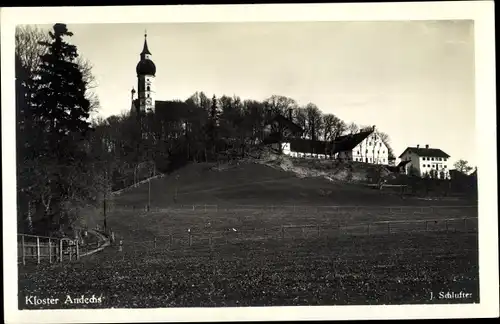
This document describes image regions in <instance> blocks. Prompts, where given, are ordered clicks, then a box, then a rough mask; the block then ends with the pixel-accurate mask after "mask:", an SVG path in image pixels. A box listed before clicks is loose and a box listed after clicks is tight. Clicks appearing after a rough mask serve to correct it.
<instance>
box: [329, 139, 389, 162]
mask: <svg viewBox="0 0 500 324" xmlns="http://www.w3.org/2000/svg"><path fill="white" fill-rule="evenodd" d="M339 157H340V158H345V159H349V160H352V161H356V162H364V163H371V164H385V165H387V164H389V150H388V148H387V145H385V143H384V142H383V141H382V139H381V138H380V136H379V135H378V133H377V132H373V133H372V134H370V135H369V136H368V137H367V138H365V139H364V140H363V141H362V142H361V143H359V144H358V145H356V147H355V148H354V149H352V151H346V152H340V153H339Z"/></svg>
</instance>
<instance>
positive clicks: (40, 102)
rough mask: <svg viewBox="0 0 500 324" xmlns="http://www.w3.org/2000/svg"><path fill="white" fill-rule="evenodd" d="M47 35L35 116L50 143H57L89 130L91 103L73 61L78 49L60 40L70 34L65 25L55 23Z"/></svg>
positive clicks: (77, 67) (79, 71) (80, 74)
mask: <svg viewBox="0 0 500 324" xmlns="http://www.w3.org/2000/svg"><path fill="white" fill-rule="evenodd" d="M49 35H50V38H51V39H52V42H50V43H49V42H43V43H42V45H44V46H47V48H48V53H47V54H45V55H43V56H42V62H41V66H40V71H39V80H38V83H39V90H38V92H37V95H36V103H37V106H38V109H37V111H36V115H37V117H38V118H39V119H40V120H41V121H44V124H45V126H46V130H47V131H48V132H49V133H50V134H51V135H52V136H51V141H53V143H59V142H61V141H62V140H63V139H64V137H65V136H67V135H83V134H85V133H86V132H87V131H88V130H89V129H90V122H89V120H88V118H89V110H90V102H89V100H87V99H86V98H85V91H86V83H85V81H84V80H83V75H82V72H81V70H80V68H79V66H78V64H77V62H76V58H77V57H78V53H77V48H76V46H75V45H71V44H68V43H66V42H65V41H64V40H63V37H64V36H69V37H71V36H72V35H73V33H71V32H70V31H68V29H67V27H66V25H65V24H55V25H54V27H53V32H50V33H49Z"/></svg>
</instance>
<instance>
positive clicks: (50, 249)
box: [49, 239, 52, 263]
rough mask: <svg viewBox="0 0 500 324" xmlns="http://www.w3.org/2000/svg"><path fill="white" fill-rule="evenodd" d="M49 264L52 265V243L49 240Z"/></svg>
mask: <svg viewBox="0 0 500 324" xmlns="http://www.w3.org/2000/svg"><path fill="white" fill-rule="evenodd" d="M49 263H52V241H51V240H50V239H49Z"/></svg>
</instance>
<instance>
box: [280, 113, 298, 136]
mask: <svg viewBox="0 0 500 324" xmlns="http://www.w3.org/2000/svg"><path fill="white" fill-rule="evenodd" d="M273 121H277V122H278V123H280V124H281V125H282V126H286V127H287V128H288V129H289V130H290V131H291V132H292V133H295V134H302V133H303V132H304V130H303V129H302V127H300V126H299V125H297V124H296V123H294V122H293V121H291V120H290V119H288V118H286V117H285V116H283V115H279V114H278V115H276V116H275V117H274V118H273Z"/></svg>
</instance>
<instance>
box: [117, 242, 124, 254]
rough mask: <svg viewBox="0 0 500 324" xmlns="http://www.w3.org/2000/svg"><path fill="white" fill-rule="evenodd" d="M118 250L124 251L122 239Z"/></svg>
mask: <svg viewBox="0 0 500 324" xmlns="http://www.w3.org/2000/svg"><path fill="white" fill-rule="evenodd" d="M118 251H119V252H122V251H123V240H120V245H119V246H118Z"/></svg>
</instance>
